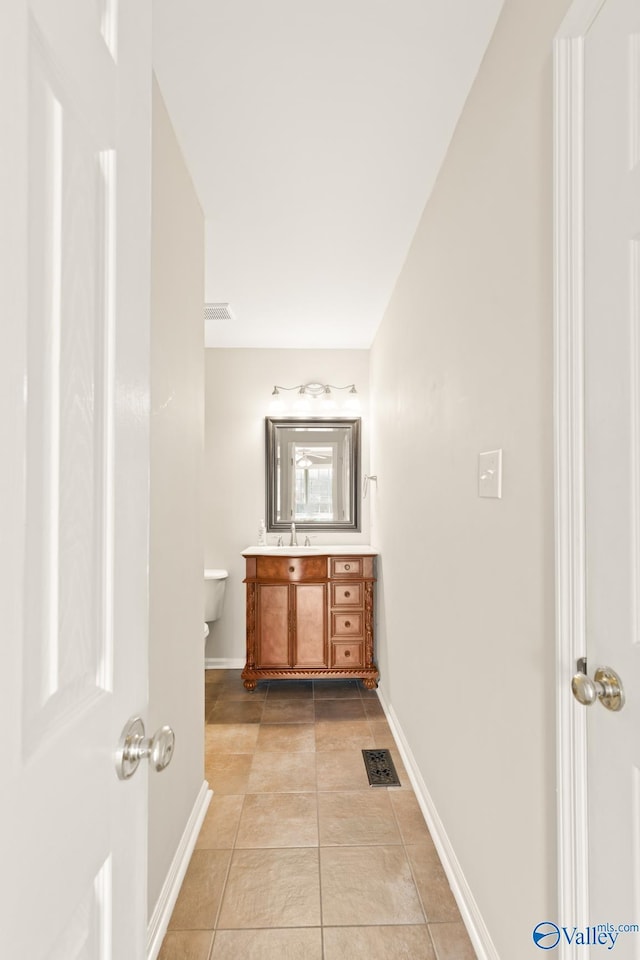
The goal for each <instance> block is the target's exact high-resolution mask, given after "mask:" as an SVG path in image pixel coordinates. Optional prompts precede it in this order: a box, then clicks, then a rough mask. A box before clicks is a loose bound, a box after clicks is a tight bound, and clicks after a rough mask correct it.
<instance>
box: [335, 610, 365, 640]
mask: <svg viewBox="0 0 640 960" xmlns="http://www.w3.org/2000/svg"><path fill="white" fill-rule="evenodd" d="M331 636H332V637H361V636H362V614H361V613H332V614H331Z"/></svg>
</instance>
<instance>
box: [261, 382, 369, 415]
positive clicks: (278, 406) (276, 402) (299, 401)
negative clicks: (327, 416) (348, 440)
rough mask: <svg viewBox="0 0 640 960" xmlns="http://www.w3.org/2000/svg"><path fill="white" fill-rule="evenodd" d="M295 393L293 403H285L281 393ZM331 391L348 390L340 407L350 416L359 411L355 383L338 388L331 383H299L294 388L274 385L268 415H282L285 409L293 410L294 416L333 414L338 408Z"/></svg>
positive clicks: (358, 398) (285, 400) (358, 397)
mask: <svg viewBox="0 0 640 960" xmlns="http://www.w3.org/2000/svg"><path fill="white" fill-rule="evenodd" d="M294 390H295V391H296V396H295V397H294V398H293V401H287V399H286V398H285V397H283V395H282V393H281V391H286V392H289V391H294ZM333 390H348V391H349V392H348V394H347V396H346V397H345V398H344V402H343V404H342V406H343V407H344V409H345V410H346V411H348V412H349V413H350V414H354V413H358V412H359V410H360V396H359V394H358V391H357V390H356V385H355V383H348V384H347V385H346V386H345V387H338V386H336V385H335V384H333V383H299V384H297V385H296V386H295V387H281V386H279V385H277V384H276V385H275V386H274V388H273V391H272V393H271V402H270V404H269V412H270V413H272V414H273V413H284V411H285V409H286V408H287V407H289V408H293V413H294V415H295V414H298V413H300V414H309V413H312V414H314V415H319V416H322V415H323V414H324V413H329V412H333V411H335V410H336V409H337V407H338V399H337V398H336V396H335V394H334V393H332V391H333Z"/></svg>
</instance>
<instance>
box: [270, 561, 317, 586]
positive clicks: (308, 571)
mask: <svg viewBox="0 0 640 960" xmlns="http://www.w3.org/2000/svg"><path fill="white" fill-rule="evenodd" d="M256 560H257V563H256V576H257V579H258V580H291V581H295V582H298V581H300V580H326V578H327V558H326V557H256Z"/></svg>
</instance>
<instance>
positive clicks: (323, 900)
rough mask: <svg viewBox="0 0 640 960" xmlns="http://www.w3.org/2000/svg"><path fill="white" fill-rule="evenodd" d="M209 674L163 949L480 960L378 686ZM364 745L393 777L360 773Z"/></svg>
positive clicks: (355, 959) (175, 956)
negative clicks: (197, 782)
mask: <svg viewBox="0 0 640 960" xmlns="http://www.w3.org/2000/svg"><path fill="white" fill-rule="evenodd" d="M205 683H206V687H205V691H206V693H205V711H206V729H205V751H206V752H205V777H206V779H207V780H208V781H209V784H210V786H211V787H212V789H213V790H214V796H213V799H212V801H211V805H210V807H209V810H208V813H207V816H206V819H205V821H204V824H203V826H202V829H201V832H200V836H199V839H198V843H197V846H196V849H195V851H194V854H193V857H192V860H191V864H190V867H189V870H188V872H187V875H186V878H185V881H184V884H183V887H182V891H181V894H180V897H179V899H178V902H177V903H176V907H175V909H174V912H173V916H172V919H171V923H170V926H169V932H168V933H167V935H166V937H165V940H164V944H163V947H162V950H161V953H160V958H159V960H236V958H237V957H243V958H246V960H276V958H277V960H347V958H348V960H474V958H475V953H474V951H473V949H472V946H471V944H470V942H469V939H468V936H467V933H466V930H465V928H464V926H463V924H462V922H461V919H460V915H459V912H458V908H457V906H456V903H455V901H454V899H453V896H452V894H451V890H450V888H449V884H448V882H447V880H446V877H445V875H444V872H443V870H442V867H441V865H440V862H439V860H438V856H437V853H436V850H435V847H434V845H433V842H432V840H431V837H430V836H429V833H428V830H427V828H426V826H425V823H424V820H423V817H422V814H421V811H420V808H419V806H418V803H417V801H416V799H415V796H414V794H413V790H412V788H411V785H410V781H409V778H408V776H407V774H406V771H405V770H404V767H403V765H402V762H401V760H400V756H399V754H398V752H397V749H396V747H395V745H394V742H393V738H392V736H391V731H390V729H389V726H388V724H387V721H386V719H385V716H384V713H383V711H382V708H381V706H380V703H379V701H378V698H377V694H376V692H375V691H368V690H365V689H364V687H362V686H361V685H360V684H359V683H358V682H357V681H317V682H313V681H304V682H302V681H274V682H272V683H260V684H259V685H258V688H257V689H256V691H255V692H254V693H248V692H247V691H245V690H244V688H243V686H242V682H241V680H240V671H239V670H209V671H207V672H206V681H205ZM372 747H379V748H381V747H389V748H391V751H392V755H393V759H394V763H395V766H396V769H397V772H398V775H399V778H400V781H401V784H402V786H401V787H399V788H398V787H395V788H386V787H379V788H375V789H373V788H371V787H370V786H369V784H368V780H367V775H366V771H365V767H364V763H363V759H362V753H361V751H362V749H363V748H364V749H366V748H372Z"/></svg>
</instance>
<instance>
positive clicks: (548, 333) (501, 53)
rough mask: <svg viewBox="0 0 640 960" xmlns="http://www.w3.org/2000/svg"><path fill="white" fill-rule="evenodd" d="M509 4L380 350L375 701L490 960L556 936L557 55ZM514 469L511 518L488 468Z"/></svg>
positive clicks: (508, 501)
mask: <svg viewBox="0 0 640 960" xmlns="http://www.w3.org/2000/svg"><path fill="white" fill-rule="evenodd" d="M568 5H569V3H568V0H536V2H535V3H532V2H531V0H506V3H505V6H504V9H503V12H502V15H501V17H500V20H499V22H498V25H497V28H496V31H495V34H494V37H493V40H492V42H491V44H490V47H489V50H488V52H487V54H486V57H485V60H484V62H483V64H482V66H481V68H480V71H479V74H478V77H477V80H476V83H475V85H474V87H473V89H472V91H471V94H470V96H469V98H468V101H467V104H466V107H465V110H464V112H463V114H462V117H461V120H460V122H459V126H458V129H457V132H456V134H455V137H454V140H453V142H452V145H451V147H450V150H449V153H448V156H447V158H446V161H445V163H444V166H443V168H442V171H441V174H440V177H439V179H438V182H437V185H436V187H435V190H434V192H433V194H432V196H431V198H430V200H429V203H428V205H427V207H426V209H425V212H424V215H423V217H422V220H421V223H420V226H419V228H418V231H417V234H416V236H415V239H414V242H413V245H412V248H411V250H410V253H409V256H408V259H407V262H406V264H405V266H404V268H403V271H402V273H401V276H400V278H399V281H398V284H397V287H396V290H395V293H394V296H393V298H392V301H391V304H390V306H389V308H388V311H387V313H386V316H385V318H384V321H383V323H382V325H381V327H380V329H379V331H378V333H377V336H376V338H375V342H374V345H373V348H372V363H371V398H372V424H373V437H372V459H373V460H374V462H375V463H376V469H377V471H378V473H379V476H380V479H379V483H378V491H377V496H376V497H375V498H374V501H373V502H374V504H375V513H374V516H373V518H372V524H373V538H374V542H375V543H376V544H377V546H378V547H379V548H380V549H381V554H382V559H381V564H380V570H381V580H380V584H379V587H380V591H379V608H378V615H379V616H378V636H379V643H380V658H379V659H380V668H381V674H382V688H383V691H384V695H385V697H386V699H387V701H388V702H389V703H390V704H391V706H392V707H393V710H394V711H395V714H396V716H397V718H398V721H399V724H400V727H401V729H402V731H403V732H404V735H405V736H406V738H407V741H408V743H409V745H410V748H411V751H412V753H413V755H414V758H415V760H416V763H417V766H418V768H419V771H420V773H421V775H422V777H423V779H424V782H425V784H426V786H427V789H428V791H429V792H430V794H431V797H432V799H433V801H434V804H435V807H436V809H437V812H438V814H439V816H440V818H441V819H442V822H443V825H444V828H445V831H446V834H447V836H448V838H449V840H450V842H451V844H452V846H453V849H454V851H455V854H456V855H457V858H458V860H459V862H460V865H461V868H462V871H463V873H464V876H465V878H466V880H467V882H468V884H469V886H470V888H471V891H472V894H473V897H474V898H475V901H476V903H477V905H478V907H479V910H480V913H481V914H482V916H483V918H484V921H485V923H486V924H487V926H488V929H489V933H490V935H491V938H492V939H493V942H494V944H495V947H496V948H497V952H498V954H499V956H500V957H501V958H504V960H510V958H512V957H518V960H521V958H524V957H529V956H531V957H535V956H536V955H539V950H538V949H537V948H536V947H535V946H534V945H533V943H532V940H531V931H532V928H533V927H534V925H535V924H536V923H537V922H538V921H541V920H546V919H555V913H556V910H555V896H556V890H555V771H554V764H555V756H554V710H555V706H554V698H555V684H554V596H553V583H554V579H553V564H554V555H553V474H552V452H553V451H552V429H553V425H552V39H553V36H554V33H555V31H556V29H557V27H558V26H559V23H560V21H561V19H562V17H563V15H564V12H565V10H566V9H567V7H568ZM497 447H501V448H502V449H503V451H504V488H503V489H504V492H503V498H502V500H489V499H479V498H478V496H477V456H478V454H479V453H480V452H481V451H483V450H491V449H494V448H497Z"/></svg>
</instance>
